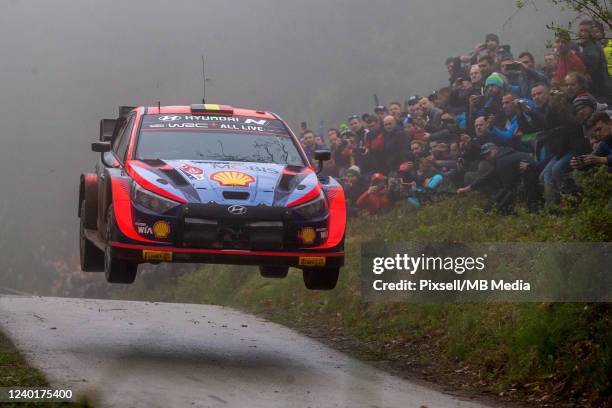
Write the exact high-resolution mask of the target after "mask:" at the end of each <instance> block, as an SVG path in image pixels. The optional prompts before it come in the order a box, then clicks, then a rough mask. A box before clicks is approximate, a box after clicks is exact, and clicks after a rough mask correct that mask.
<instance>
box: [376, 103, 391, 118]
mask: <svg viewBox="0 0 612 408" xmlns="http://www.w3.org/2000/svg"><path fill="white" fill-rule="evenodd" d="M374 113H375V114H376V116H378V118H379V119H380V120H381V121H382V120H383V119H384V118H385V116H387V115H388V114H389V112H388V111H387V107H386V106H383V105H378V106H377V107H375V108H374Z"/></svg>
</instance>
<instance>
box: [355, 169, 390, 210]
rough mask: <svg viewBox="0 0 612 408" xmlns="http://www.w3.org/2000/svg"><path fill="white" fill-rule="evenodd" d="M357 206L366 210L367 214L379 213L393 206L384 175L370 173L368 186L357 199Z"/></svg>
mask: <svg viewBox="0 0 612 408" xmlns="http://www.w3.org/2000/svg"><path fill="white" fill-rule="evenodd" d="M357 206H358V207H359V208H361V209H364V210H366V211H367V213H368V214H369V215H376V214H380V213H382V212H384V211H387V210H389V209H391V208H392V207H393V203H392V202H391V200H390V199H389V191H388V187H387V178H386V177H385V176H384V175H382V174H381V173H374V174H372V177H371V178H370V187H369V188H368V189H367V191H365V192H364V193H363V194H362V195H361V196H360V197H359V198H358V199H357Z"/></svg>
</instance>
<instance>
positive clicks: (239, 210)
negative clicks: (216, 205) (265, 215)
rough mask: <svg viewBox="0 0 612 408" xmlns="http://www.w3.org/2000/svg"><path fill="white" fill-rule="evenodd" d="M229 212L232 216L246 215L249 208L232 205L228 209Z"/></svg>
mask: <svg viewBox="0 0 612 408" xmlns="http://www.w3.org/2000/svg"><path fill="white" fill-rule="evenodd" d="M227 212H229V213H230V214H232V215H244V214H246V212H247V208H246V207H245V206H244V205H230V206H229V207H227Z"/></svg>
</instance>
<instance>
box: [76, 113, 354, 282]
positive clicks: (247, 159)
mask: <svg viewBox="0 0 612 408" xmlns="http://www.w3.org/2000/svg"><path fill="white" fill-rule="evenodd" d="M92 150H94V151H96V152H99V153H100V160H99V161H98V163H97V165H96V168H95V172H94V173H87V174H82V175H81V180H80V188H79V206H78V209H79V217H80V258H81V269H82V270H83V271H91V272H94V271H100V272H101V271H104V272H105V274H106V279H107V281H108V282H111V283H132V282H133V281H134V279H135V277H136V272H137V267H138V265H139V264H142V263H160V262H194V263H211V264H233V265H257V266H259V268H260V273H261V275H262V276H264V277H275V278H281V277H285V276H286V275H287V272H288V269H289V267H295V268H299V269H302V271H303V277H304V283H305V285H306V287H308V288H309V289H318V290H325V289H333V288H334V287H335V285H336V282H337V280H338V273H339V270H340V267H341V266H342V265H343V263H344V233H345V226H346V210H345V201H344V192H343V190H342V187H341V186H340V184H339V183H338V182H337V181H336V180H335V179H333V178H330V177H323V176H320V175H318V174H317V172H316V170H315V168H314V166H313V164H311V163H309V161H308V159H307V157H306V155H305V154H304V151H303V150H302V148H301V146H300V144H299V142H298V140H297V139H296V137H295V135H294V134H293V133H292V132H291V130H290V129H289V127H288V126H287V125H286V124H285V122H284V121H283V120H281V119H280V118H279V117H278V116H277V115H275V114H273V113H269V112H262V111H255V110H247V109H234V108H232V107H230V106H220V105H204V104H202V105H191V106H161V107H136V108H131V107H121V108H120V114H119V117H118V118H117V119H113V120H109V119H103V120H102V121H101V123H100V141H99V142H96V143H93V144H92ZM315 158H316V160H318V161H320V162H322V161H323V160H328V159H329V152H325V151H320V152H317V153H316V154H315Z"/></svg>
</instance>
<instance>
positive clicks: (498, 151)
mask: <svg viewBox="0 0 612 408" xmlns="http://www.w3.org/2000/svg"><path fill="white" fill-rule="evenodd" d="M480 156H481V157H482V158H483V159H484V160H486V161H487V162H489V163H490V164H492V166H490V168H489V170H488V171H487V172H486V173H484V174H481V175H480V176H479V177H478V178H477V179H476V180H474V181H473V182H472V183H471V184H469V185H467V186H465V187H462V188H459V189H458V190H457V194H463V193H467V192H469V191H472V190H476V189H481V188H483V187H485V186H490V187H493V188H494V190H497V192H496V193H495V194H494V195H493V199H494V202H495V203H497V204H500V202H501V201H504V210H508V209H511V207H512V205H513V202H514V196H515V190H516V188H517V187H518V186H519V185H520V183H521V181H523V182H524V184H525V191H526V193H527V205H528V208H529V209H530V210H536V209H537V208H538V206H539V201H540V195H539V190H538V179H537V173H536V172H534V171H532V170H531V169H530V168H529V167H530V166H531V165H532V164H534V163H535V161H534V160H533V158H532V157H531V155H530V154H528V153H524V152H517V151H516V150H514V149H512V148H510V147H505V146H497V145H495V144H494V143H485V144H483V145H482V146H481V148H480Z"/></svg>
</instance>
